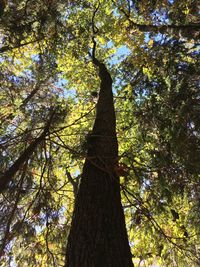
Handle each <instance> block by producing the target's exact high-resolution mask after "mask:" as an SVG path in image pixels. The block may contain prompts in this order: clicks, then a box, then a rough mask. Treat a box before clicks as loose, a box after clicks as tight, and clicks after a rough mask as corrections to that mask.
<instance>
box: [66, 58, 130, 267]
mask: <svg viewBox="0 0 200 267" xmlns="http://www.w3.org/2000/svg"><path fill="white" fill-rule="evenodd" d="M93 62H94V64H95V65H97V66H98V67H99V77H100V79H101V85H100V93H99V100H98V103H97V112H96V119H95V123H94V126H93V130H92V134H91V135H89V136H88V153H87V158H86V160H85V164H84V168H83V173H82V178H81V183H80V187H79V191H78V195H77V198H76V203H75V208H74V214H73V219H72V225H71V230H70V234H69V238H68V244H67V252H66V263H65V267H133V264H132V260H131V252H130V247H129V243H128V238H127V232H126V227H125V219H124V213H123V209H122V205H121V197H120V185H119V177H118V176H117V174H116V172H115V166H116V165H117V158H118V143H117V137H116V127H115V123H116V119H115V110H114V103H113V94H112V79H111V76H110V73H109V72H108V70H107V68H106V66H105V65H104V64H103V63H101V62H99V61H98V60H97V59H96V58H93Z"/></svg>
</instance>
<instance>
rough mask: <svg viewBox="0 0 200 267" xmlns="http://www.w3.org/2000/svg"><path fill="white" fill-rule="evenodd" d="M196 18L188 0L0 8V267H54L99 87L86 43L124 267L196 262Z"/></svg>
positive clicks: (199, 244)
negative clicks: (107, 94) (123, 240)
mask: <svg viewBox="0 0 200 267" xmlns="http://www.w3.org/2000/svg"><path fill="white" fill-rule="evenodd" d="M97 7H98V12H96V14H95V29H93V26H94V25H92V20H93V18H94V12H95V10H96V9H97ZM198 15H199V10H198V1H196V0H185V1H182V0H174V1H172V0H160V1H155V0H148V1H147V0H140V1H137V0H135V1H132V0H128V1H124V0H109V1H104V0H100V1H96V0H90V1H84V0H81V1H76V0H74V1H70V0H69V1H63V0H59V1H55V0H34V1H28V0H27V1H24V0H15V1H6V0H0V40H1V47H0V67H1V72H0V104H1V107H0V124H1V127H0V152H1V153H0V191H1V195H0V210H1V212H0V235H1V243H0V257H1V260H0V261H1V266H2V267H4V266H5V267H7V266H30V267H31V266H62V265H63V262H64V255H65V247H66V240H67V235H68V232H69V228H70V222H71V217H72V211H73V203H74V199H75V197H76V194H77V190H78V185H79V180H80V174H81V171H82V167H83V162H84V158H85V155H86V150H87V142H86V141H87V138H88V136H89V134H90V130H91V127H92V124H93V122H94V118H95V105H96V99H95V98H96V96H98V90H99V77H98V72H97V69H96V68H95V66H94V65H93V64H92V60H91V52H92V46H93V43H92V38H93V37H94V34H95V38H96V42H97V48H96V54H97V56H98V58H99V59H100V60H101V61H103V62H105V64H106V65H107V67H108V69H109V71H110V73H111V75H112V79H113V81H114V87H113V92H114V102H115V109H116V117H117V135H118V141H119V151H120V162H121V166H125V167H124V168H125V169H126V175H125V176H122V177H121V179H120V183H121V194H122V201H123V207H124V212H125V215H126V225H127V230H128V236H129V240H130V246H131V250H132V255H133V262H134V264H135V266H138V267H139V266H194V267H195V266H199V265H200V261H199V259H200V219H199V212H200V194H199V191H200V119H199V112H200V90H199V80H198V77H199V72H200V69H199V56H200V53H199V52H200V51H199V44H198V41H199V32H200V24H199V23H200V21H199V18H198ZM94 30H95V31H94Z"/></svg>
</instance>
